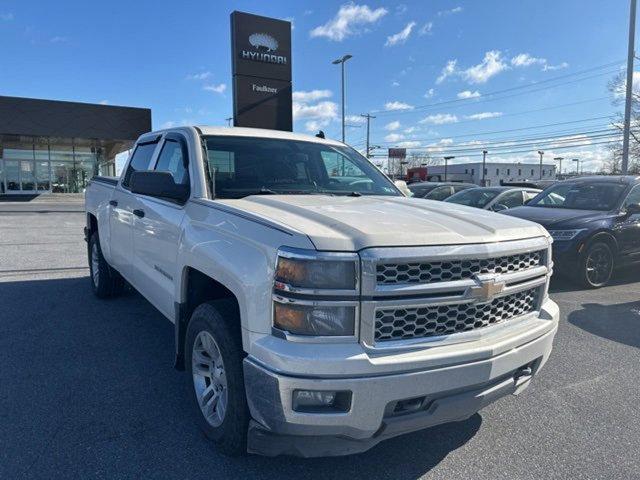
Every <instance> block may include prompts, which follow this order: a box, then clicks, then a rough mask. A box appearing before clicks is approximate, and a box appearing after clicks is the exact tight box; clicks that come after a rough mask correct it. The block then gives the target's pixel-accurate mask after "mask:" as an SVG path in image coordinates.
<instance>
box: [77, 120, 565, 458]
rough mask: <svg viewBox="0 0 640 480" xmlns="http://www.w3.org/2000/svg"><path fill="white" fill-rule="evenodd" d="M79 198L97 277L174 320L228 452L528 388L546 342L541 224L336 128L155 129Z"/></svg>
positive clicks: (270, 450) (404, 428)
mask: <svg viewBox="0 0 640 480" xmlns="http://www.w3.org/2000/svg"><path fill="white" fill-rule="evenodd" d="M354 178H357V180H354ZM85 199H86V200H85V201H86V218H87V224H86V228H85V235H86V239H87V242H88V250H87V253H88V261H89V269H90V276H89V281H90V282H91V286H92V288H93V291H94V293H95V295H96V296H98V297H100V298H106V297H113V296H116V295H117V294H118V293H120V292H121V291H122V288H123V285H124V282H125V281H126V282H128V283H129V284H131V285H132V286H133V287H134V288H135V289H137V290H138V291H139V292H140V293H141V294H142V295H143V296H144V297H145V298H146V299H147V300H148V301H149V302H151V304H153V305H154V306H155V307H156V308H157V309H158V310H159V311H160V312H161V313H162V314H163V315H164V316H166V317H167V318H168V319H169V320H170V321H172V322H173V323H174V329H175V364H176V367H177V368H178V369H181V370H182V369H184V370H186V371H187V372H188V376H189V390H190V393H189V396H190V397H191V403H192V404H193V408H194V411H195V412H197V413H196V416H197V421H198V423H199V425H200V427H201V428H202V430H203V432H204V434H205V435H206V436H207V437H208V438H210V439H211V440H213V441H214V442H216V444H217V445H218V446H219V447H220V449H221V450H222V451H224V452H228V453H232V454H238V453H242V452H247V451H249V452H252V453H260V454H264V455H279V454H286V455H300V456H325V455H347V454H351V453H356V452H361V451H364V450H367V449H369V448H371V447H372V446H373V445H375V444H376V443H378V442H380V441H382V440H385V439H387V438H391V437H394V436H397V435H400V434H403V433H407V432H411V431H415V430H419V429H423V428H427V427H429V426H432V425H438V424H442V423H446V422H451V421H459V420H462V419H465V418H468V417H470V416H472V415H473V414H474V413H475V412H477V411H478V410H479V409H481V408H483V407H485V406H486V405H488V404H490V403H492V402H493V401H495V400H497V399H499V398H501V397H503V396H505V395H508V394H518V393H520V392H521V391H522V390H523V389H525V388H526V387H527V386H528V385H529V384H530V380H531V379H532V378H533V377H534V376H535V375H536V374H537V373H538V372H539V371H540V368H541V367H542V366H543V365H544V364H545V362H546V361H547V359H548V358H549V354H550V352H551V348H552V342H553V338H554V335H555V333H556V331H557V327H558V307H557V305H556V304H555V303H554V302H553V301H552V300H550V299H549V297H548V295H547V287H548V283H549V279H550V276H551V268H550V267H551V265H550V261H551V260H550V256H551V250H550V246H551V237H550V236H549V235H548V233H547V232H546V230H545V229H544V228H542V227H541V226H540V225H537V224H535V223H533V222H528V221H525V220H521V219H518V218H510V217H507V216H502V215H495V214H493V213H490V212H483V211H479V210H473V211H472V210H471V209H470V208H468V207H463V206H459V205H453V204H452V205H450V206H449V208H446V209H443V208H442V206H441V205H440V204H434V203H433V202H425V201H423V200H420V199H413V198H407V197H405V196H403V195H401V194H400V192H399V191H398V189H397V188H396V187H395V186H394V184H393V182H392V181H391V180H389V179H388V178H387V177H386V176H385V175H384V174H383V173H382V172H380V171H379V170H378V169H377V168H376V167H375V166H374V165H373V164H371V163H370V162H369V161H368V160H367V159H366V158H364V157H363V156H362V155H360V154H359V153H358V152H356V151H355V150H354V149H352V148H351V147H349V146H347V145H344V144H342V143H339V142H336V141H333V140H329V139H321V138H317V137H311V136H306V135H299V134H294V133H289V132H282V131H271V130H260V129H254V128H216V127H178V128H172V129H168V130H162V131H158V132H154V133H148V134H145V135H143V136H142V137H140V138H139V139H138V141H137V143H136V145H135V146H134V149H133V153H132V154H131V157H130V158H129V160H128V161H127V163H126V165H125V168H124V170H123V173H122V175H121V176H120V178H110V177H109V178H107V177H94V178H93V179H92V181H91V183H90V184H89V186H88V188H87V192H86V196H85ZM398 232H402V234H401V235H399V234H398ZM103 308H105V309H109V308H112V307H110V306H109V304H106V303H105V304H104V306H103ZM117 348H118V347H117V345H113V350H114V355H117V354H118V351H117ZM149 394H150V398H149V404H150V405H152V404H153V398H152V397H151V395H157V394H158V392H149ZM514 428H517V425H515V424H514Z"/></svg>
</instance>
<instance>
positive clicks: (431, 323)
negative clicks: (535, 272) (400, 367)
mask: <svg viewBox="0 0 640 480" xmlns="http://www.w3.org/2000/svg"><path fill="white" fill-rule="evenodd" d="M538 291H539V288H532V289H529V290H524V291H521V292H517V293H512V294H509V295H505V296H503V297H499V298H495V299H493V300H492V301H491V302H488V303H464V304H457V305H433V306H422V307H410V308H402V307H393V308H379V309H376V312H375V336H374V339H375V341H377V342H382V341H389V340H406V339H411V338H425V337H433V336H440V335H448V334H451V333H459V332H467V331H470V330H477V329H479V328H484V327H488V326H490V325H495V324H497V323H501V322H505V321H508V320H511V319H512V318H514V317H517V316H519V315H523V314H525V313H529V312H533V311H534V310H535V309H536V299H537V296H538Z"/></svg>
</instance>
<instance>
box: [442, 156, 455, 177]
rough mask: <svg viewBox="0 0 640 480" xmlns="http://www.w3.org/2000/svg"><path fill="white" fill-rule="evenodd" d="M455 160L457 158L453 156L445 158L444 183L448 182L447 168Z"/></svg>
mask: <svg viewBox="0 0 640 480" xmlns="http://www.w3.org/2000/svg"><path fill="white" fill-rule="evenodd" d="M454 158H456V157H454V156H453V155H450V156H448V157H444V181H445V182H446V181H447V167H448V165H449V160H453V159H454Z"/></svg>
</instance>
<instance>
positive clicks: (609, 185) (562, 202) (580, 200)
mask: <svg viewBox="0 0 640 480" xmlns="http://www.w3.org/2000/svg"><path fill="white" fill-rule="evenodd" d="M625 188H626V185H624V184H622V183H613V182H594V183H560V184H557V185H554V186H552V187H549V188H547V189H546V190H545V191H544V192H542V193H541V194H540V195H538V196H537V197H536V198H534V199H533V200H531V202H529V204H528V205H529V206H533V207H546V208H571V209H576V210H605V211H607V210H612V209H613V208H615V206H616V205H617V204H618V201H619V199H620V196H621V195H622V193H623V192H624V190H625Z"/></svg>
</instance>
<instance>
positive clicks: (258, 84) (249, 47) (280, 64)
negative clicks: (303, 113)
mask: <svg viewBox="0 0 640 480" xmlns="http://www.w3.org/2000/svg"><path fill="white" fill-rule="evenodd" d="M231 45H232V47H231V50H232V51H231V56H232V61H233V119H234V125H235V126H236V127H257V128H271V129H275V130H286V131H291V130H292V129H293V118H292V101H291V23H290V22H286V21H284V20H277V19H275V18H267V17H261V16H258V15H252V14H249V13H243V12H233V13H232V14H231Z"/></svg>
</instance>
